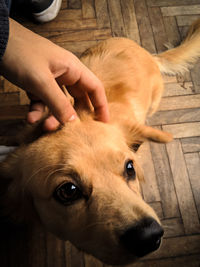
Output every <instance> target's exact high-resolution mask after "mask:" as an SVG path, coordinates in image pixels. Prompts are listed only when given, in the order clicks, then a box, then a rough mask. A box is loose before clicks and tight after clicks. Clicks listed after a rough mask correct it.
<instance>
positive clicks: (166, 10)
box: [161, 5, 200, 16]
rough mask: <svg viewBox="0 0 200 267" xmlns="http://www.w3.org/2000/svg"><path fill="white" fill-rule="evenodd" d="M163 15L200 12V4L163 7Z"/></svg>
mask: <svg viewBox="0 0 200 267" xmlns="http://www.w3.org/2000/svg"><path fill="white" fill-rule="evenodd" d="M161 12H162V14H163V16H178V15H191V14H192V15H194V14H200V5H187V6H173V7H161Z"/></svg>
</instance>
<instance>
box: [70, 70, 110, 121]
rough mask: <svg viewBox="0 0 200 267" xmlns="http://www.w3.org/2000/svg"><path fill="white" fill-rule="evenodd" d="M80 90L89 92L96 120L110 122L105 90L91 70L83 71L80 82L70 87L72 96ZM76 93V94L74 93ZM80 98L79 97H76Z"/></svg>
mask: <svg viewBox="0 0 200 267" xmlns="http://www.w3.org/2000/svg"><path fill="white" fill-rule="evenodd" d="M78 89H79V90H82V91H85V92H87V94H88V96H89V99H90V101H91V103H92V105H93V107H94V111H95V115H96V118H97V119H98V120H100V121H103V122H108V121H109V110H108V103H107V99H106V95H105V90H104V87H103V85H102V83H101V82H100V80H99V79H98V78H97V77H96V76H95V75H94V74H93V73H92V72H90V71H89V70H86V71H83V72H82V74H81V77H80V79H79V81H78V82H77V83H76V84H75V85H74V86H71V87H70V91H71V92H72V95H73V94H74V93H75V94H76V92H77V91H78ZM73 91H74V92H73ZM75 97H78V95H75Z"/></svg>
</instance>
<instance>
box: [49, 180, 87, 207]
mask: <svg viewBox="0 0 200 267" xmlns="http://www.w3.org/2000/svg"><path fill="white" fill-rule="evenodd" d="M81 197H82V193H81V191H80V189H79V188H78V187H77V186H76V185H75V184H73V183H65V184H62V185H61V186H58V187H57V188H56V190H55V192H54V198H55V199H56V200H57V201H59V202H61V203H62V204H63V205H69V204H72V203H73V202H74V201H76V200H78V199H80V198H81Z"/></svg>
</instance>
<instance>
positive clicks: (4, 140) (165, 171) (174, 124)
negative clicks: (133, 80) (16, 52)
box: [0, 0, 200, 267]
mask: <svg viewBox="0 0 200 267" xmlns="http://www.w3.org/2000/svg"><path fill="white" fill-rule="evenodd" d="M199 17H200V0H135V1H134V0H68V1H66V0H64V1H63V3H62V10H61V11H60V13H59V15H58V17H57V18H56V20H54V21H53V22H51V23H48V24H45V25H36V24H33V23H32V22H30V21H28V20H25V19H21V18H20V19H19V21H20V22H22V23H23V24H24V25H26V26H27V27H28V28H30V29H32V30H33V31H35V32H37V33H39V34H41V35H43V36H45V37H47V38H49V39H50V40H52V41H53V42H55V43H57V44H59V45H60V46H62V47H64V48H66V49H68V50H70V51H72V52H74V53H75V54H76V55H80V54H81V52H83V51H84V50H85V49H86V48H88V47H90V46H92V45H94V44H95V43H97V42H99V41H100V40H104V39H106V38H108V37H111V36H125V37H128V38H131V39H133V40H135V41H136V42H138V43H140V44H141V45H142V46H143V47H144V48H146V49H147V50H148V51H150V52H151V53H155V52H161V51H163V50H165V49H166V47H165V45H164V44H168V45H169V44H171V45H177V44H178V43H179V42H180V40H181V39H182V38H183V37H184V36H185V34H186V32H187V29H188V26H189V25H190V24H191V23H192V22H193V21H194V20H195V19H196V18H199ZM165 87H166V90H165V93H164V97H163V99H162V102H161V105H160V108H159V111H158V112H157V113H156V114H155V115H154V116H153V117H152V118H150V119H149V120H148V122H149V124H151V125H154V126H155V127H159V128H160V127H161V128H163V129H164V130H167V131H169V132H171V133H172V134H173V135H174V138H175V139H174V141H173V142H171V143H169V144H167V145H158V144H154V143H146V144H145V145H143V147H142V148H141V150H143V151H145V155H146V157H145V158H141V162H142V164H143V166H144V171H145V173H146V183H145V184H143V186H142V187H143V188H142V189H143V195H144V198H145V200H146V201H147V202H148V203H150V204H151V205H152V207H154V209H155V210H156V211H157V213H158V214H159V217H160V218H161V220H162V223H163V225H164V228H165V239H164V241H163V244H162V247H161V249H160V250H159V251H158V252H156V253H154V254H151V255H149V256H147V257H146V258H144V259H142V260H141V261H139V262H138V263H136V264H134V265H130V266H137V267H143V266H145V267H146V266H147V267H151V266H158V267H160V266H161V267H162V266H167V267H168V266H169V267H171V266H190V267H191V266H192V267H193V266H194V267H197V266H200V61H199V62H198V63H197V64H196V65H195V66H194V68H193V69H192V70H191V72H189V73H187V74H186V75H185V76H184V77H165ZM27 104H28V100H27V97H26V95H25V93H24V92H23V91H21V90H19V89H18V88H17V87H15V86H13V85H12V84H11V83H9V82H8V81H6V80H4V79H2V78H1V79H0V144H12V142H13V137H14V135H15V133H16V131H17V130H18V127H20V125H21V121H22V120H23V119H24V118H25V114H26V111H27V109H28V106H27ZM1 232H2V233H1V239H0V266H2V267H19V266H21V267H43V266H44V267H55V266H56V267H65V266H67V267H84V266H85V267H96V266H97V267H103V266H104V267H106V265H103V264H102V263H101V262H99V261H97V260H95V259H94V258H92V257H91V256H88V255H84V254H83V253H82V252H79V251H77V249H76V248H74V247H73V246H71V245H70V244H69V243H64V242H62V241H60V240H58V239H56V238H55V237H54V236H53V235H51V234H47V233H45V232H44V231H43V230H42V229H40V228H39V227H35V228H34V229H26V230H24V229H21V230H19V229H18V231H15V230H6V229H1ZM107 267H108V266H107Z"/></svg>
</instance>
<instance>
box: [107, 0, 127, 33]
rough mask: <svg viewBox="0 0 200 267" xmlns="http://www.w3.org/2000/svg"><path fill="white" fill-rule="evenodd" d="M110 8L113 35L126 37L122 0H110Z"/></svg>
mask: <svg viewBox="0 0 200 267" xmlns="http://www.w3.org/2000/svg"><path fill="white" fill-rule="evenodd" d="M108 10H109V14H110V22H111V29H112V36H114V37H117V36H121V37H123V36H124V37H125V36H126V30H125V26H124V20H123V16H122V11H121V3H120V0H109V1H108Z"/></svg>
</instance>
